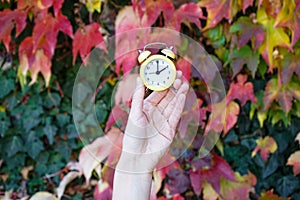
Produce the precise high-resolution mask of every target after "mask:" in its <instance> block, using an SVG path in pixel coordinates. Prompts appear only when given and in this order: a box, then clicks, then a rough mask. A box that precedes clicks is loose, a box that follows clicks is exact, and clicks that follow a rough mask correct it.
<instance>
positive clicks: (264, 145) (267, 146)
mask: <svg viewBox="0 0 300 200" xmlns="http://www.w3.org/2000/svg"><path fill="white" fill-rule="evenodd" d="M256 145H257V146H256V147H255V149H254V150H253V152H252V154H251V156H252V157H254V156H255V155H256V154H257V152H258V151H260V155H261V157H262V159H263V160H264V161H266V160H267V159H268V157H269V153H274V152H275V151H276V150H277V148H278V147H277V144H276V141H275V140H274V139H273V138H272V137H270V136H266V137H264V138H260V139H257V140H256Z"/></svg>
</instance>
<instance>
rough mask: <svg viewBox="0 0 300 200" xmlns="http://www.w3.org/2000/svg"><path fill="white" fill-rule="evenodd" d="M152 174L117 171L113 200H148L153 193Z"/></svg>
mask: <svg viewBox="0 0 300 200" xmlns="http://www.w3.org/2000/svg"><path fill="white" fill-rule="evenodd" d="M151 181H152V174H151V173H143V174H140V173H127V172H123V171H118V170H116V171H115V175H114V187H113V200H124V199H130V200H148V199H149V198H150V192H151Z"/></svg>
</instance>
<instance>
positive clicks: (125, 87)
mask: <svg viewBox="0 0 300 200" xmlns="http://www.w3.org/2000/svg"><path fill="white" fill-rule="evenodd" d="M138 76H139V75H138V74H129V75H127V76H124V77H123V79H122V80H121V81H120V82H119V83H118V87H117V90H116V94H115V105H121V104H123V105H126V106H128V107H129V106H130V105H131V99H132V95H133V91H134V89H135V85H136V78H137V77H138Z"/></svg>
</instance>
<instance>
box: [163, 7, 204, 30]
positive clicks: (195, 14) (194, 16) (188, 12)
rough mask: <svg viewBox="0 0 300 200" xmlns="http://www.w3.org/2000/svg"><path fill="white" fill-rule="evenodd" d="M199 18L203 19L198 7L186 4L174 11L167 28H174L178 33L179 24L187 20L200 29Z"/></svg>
mask: <svg viewBox="0 0 300 200" xmlns="http://www.w3.org/2000/svg"><path fill="white" fill-rule="evenodd" d="M200 18H201V19H204V18H205V17H204V16H203V13H202V10H201V9H200V7H199V6H198V5H197V4H195V3H186V4H183V5H181V6H180V7H179V8H178V9H177V10H176V11H175V13H174V16H173V19H172V21H171V22H170V24H167V26H171V27H174V29H175V30H177V31H179V30H180V25H181V23H182V22H183V21H184V20H188V21H190V22H192V23H195V24H196V25H197V26H198V28H199V29H201V23H200Z"/></svg>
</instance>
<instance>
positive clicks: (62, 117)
mask: <svg viewBox="0 0 300 200" xmlns="http://www.w3.org/2000/svg"><path fill="white" fill-rule="evenodd" d="M69 122H70V116H69V115H67V114H59V115H58V116H57V124H58V126H60V127H63V126H64V125H66V124H67V123H69Z"/></svg>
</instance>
